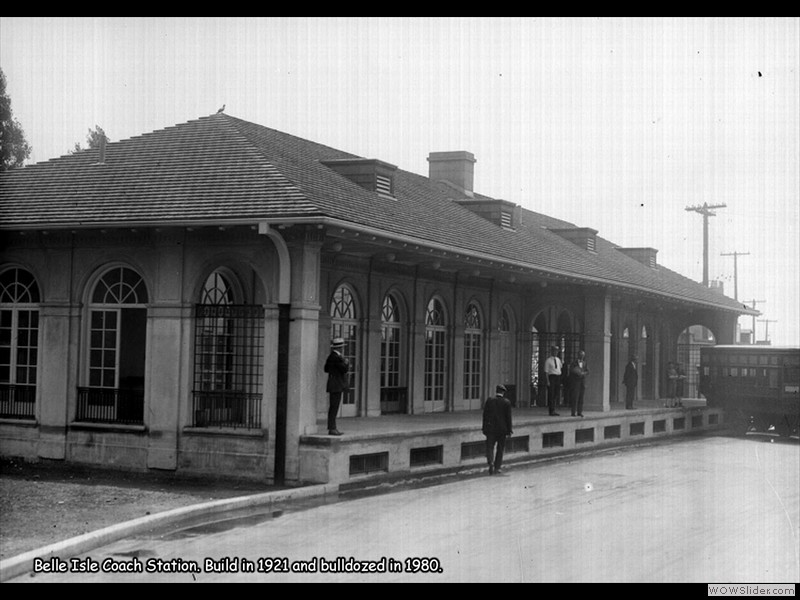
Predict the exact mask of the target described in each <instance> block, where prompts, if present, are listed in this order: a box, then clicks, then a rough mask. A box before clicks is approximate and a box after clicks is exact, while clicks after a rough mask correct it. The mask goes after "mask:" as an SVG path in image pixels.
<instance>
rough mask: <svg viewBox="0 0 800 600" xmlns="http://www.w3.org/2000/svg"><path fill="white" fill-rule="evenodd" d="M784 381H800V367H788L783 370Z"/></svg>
mask: <svg viewBox="0 0 800 600" xmlns="http://www.w3.org/2000/svg"><path fill="white" fill-rule="evenodd" d="M783 382H784V383H790V384H794V383H800V367H786V368H785V369H784V372H783Z"/></svg>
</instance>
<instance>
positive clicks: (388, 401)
mask: <svg viewBox="0 0 800 600" xmlns="http://www.w3.org/2000/svg"><path fill="white" fill-rule="evenodd" d="M407 412H408V388H404V387H391V388H381V414H384V415H388V414H403V415H404V414H406V413H407Z"/></svg>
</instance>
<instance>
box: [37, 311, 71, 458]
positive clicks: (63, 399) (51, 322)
mask: <svg viewBox="0 0 800 600" xmlns="http://www.w3.org/2000/svg"><path fill="white" fill-rule="evenodd" d="M78 317H79V309H78V308H77V307H72V306H70V305H69V304H67V303H64V304H61V303H57V304H56V303H52V304H50V303H46V304H42V305H41V306H40V308H39V329H40V338H39V339H40V346H39V347H40V356H39V373H40V379H39V395H38V398H37V405H38V414H37V420H38V423H39V444H38V455H39V457H40V458H50V459H58V460H64V459H65V458H67V455H66V442H67V437H66V436H67V426H68V425H69V423H70V422H71V421H72V420H73V419H74V416H75V405H76V401H77V390H76V381H75V369H70V366H74V365H75V364H77V362H76V361H77V356H78V355H77V352H78V343H77V339H78V338H77V334H78V323H79V318H78ZM71 330H72V333H71Z"/></svg>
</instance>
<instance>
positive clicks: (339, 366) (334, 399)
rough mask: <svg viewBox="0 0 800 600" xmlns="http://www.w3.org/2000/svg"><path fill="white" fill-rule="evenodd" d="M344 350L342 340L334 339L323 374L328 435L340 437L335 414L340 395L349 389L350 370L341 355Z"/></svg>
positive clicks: (340, 401)
mask: <svg viewBox="0 0 800 600" xmlns="http://www.w3.org/2000/svg"><path fill="white" fill-rule="evenodd" d="M343 350H344V339H342V338H334V339H333V341H332V342H331V353H330V354H329V355H328V358H327V360H326V361H325V372H326V373H327V374H328V385H327V387H326V388H325V389H326V391H327V392H328V394H329V398H330V404H329V405H328V435H342V432H341V431H339V430H338V429H336V413H338V412H339V405H340V404H341V403H342V393H344V392H346V391H347V390H348V389H349V388H350V381H349V377H348V375H347V372H348V371H349V370H350V363H349V362H348V361H347V359H346V358H345V357H344V356H343V355H342V351H343Z"/></svg>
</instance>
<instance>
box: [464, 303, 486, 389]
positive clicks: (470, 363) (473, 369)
mask: <svg viewBox="0 0 800 600" xmlns="http://www.w3.org/2000/svg"><path fill="white" fill-rule="evenodd" d="M481 346H482V334H481V315H480V312H479V311H478V307H477V306H476V305H475V304H474V303H470V304H469V305H468V306H467V311H466V313H465V314H464V399H465V400H480V397H481V358H482V353H481Z"/></svg>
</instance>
